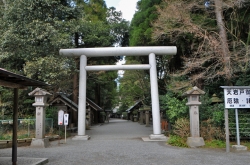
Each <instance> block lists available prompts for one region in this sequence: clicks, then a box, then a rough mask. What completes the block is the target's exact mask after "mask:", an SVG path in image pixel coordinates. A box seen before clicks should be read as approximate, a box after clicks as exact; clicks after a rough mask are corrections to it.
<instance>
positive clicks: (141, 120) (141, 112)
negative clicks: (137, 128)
mask: <svg viewBox="0 0 250 165" xmlns="http://www.w3.org/2000/svg"><path fill="white" fill-rule="evenodd" d="M140 125H143V110H141V109H140Z"/></svg>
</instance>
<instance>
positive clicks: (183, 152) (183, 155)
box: [0, 119, 250, 165]
mask: <svg viewBox="0 0 250 165" xmlns="http://www.w3.org/2000/svg"><path fill="white" fill-rule="evenodd" d="M152 133H153V128H152V126H151V127H145V125H140V124H138V123H137V122H131V121H126V120H120V119H111V121H110V123H108V124H103V125H96V126H93V127H91V130H87V135H89V136H91V139H90V140H88V141H73V140H71V138H68V139H67V143H66V144H60V145H58V142H57V141H54V142H51V146H50V147H49V148H43V149H34V148H30V147H19V148H18V150H17V152H18V157H32V158H48V160H49V162H48V163H47V164H46V165H118V164H119V165H247V164H250V152H230V153H226V152H225V149H201V148H197V149H192V148H178V147H172V146H169V145H166V144H165V142H144V141H142V139H141V137H145V136H148V135H150V134H152ZM61 142H64V140H61ZM10 156H11V149H10V148H8V149H1V150H0V165H2V164H1V157H10ZM17 164H18V163H17ZM3 165H6V164H3ZM18 165H24V164H20V162H19V164H18ZM25 165H28V164H25Z"/></svg>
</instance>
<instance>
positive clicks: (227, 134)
mask: <svg viewBox="0 0 250 165" xmlns="http://www.w3.org/2000/svg"><path fill="white" fill-rule="evenodd" d="M224 116H225V132H226V152H230V142H229V126H228V109H224Z"/></svg>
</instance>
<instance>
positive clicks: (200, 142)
mask: <svg viewBox="0 0 250 165" xmlns="http://www.w3.org/2000/svg"><path fill="white" fill-rule="evenodd" d="M201 94H205V92H204V91H202V90H200V89H199V88H197V87H193V88H192V89H191V90H189V91H187V92H185V93H184V95H185V96H187V98H188V102H187V104H186V105H188V106H189V115H190V134H191V137H188V139H187V144H188V146H189V147H200V146H204V145H205V142H204V139H203V138H202V137H200V124H199V105H201V102H199V97H200V95H201Z"/></svg>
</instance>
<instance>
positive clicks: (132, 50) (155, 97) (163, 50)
mask: <svg viewBox="0 0 250 165" xmlns="http://www.w3.org/2000/svg"><path fill="white" fill-rule="evenodd" d="M176 53H177V48H176V47H175V46H153V47H106V48H76V49H61V50H60V51H59V54H60V55H62V56H69V57H80V77H79V104H78V135H77V136H75V137H74V138H73V139H74V140H88V139H89V136H88V135H86V124H85V118H86V83H87V71H99V70H150V86H151V99H152V100H151V102H152V116H153V134H151V135H149V138H150V139H151V140H164V139H166V137H165V136H164V135H163V134H161V125H160V107H159V93H158V82H157V69H156V59H155V55H175V54H176ZM147 55H148V56H149V64H142V65H98V66H87V57H104V56H147Z"/></svg>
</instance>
